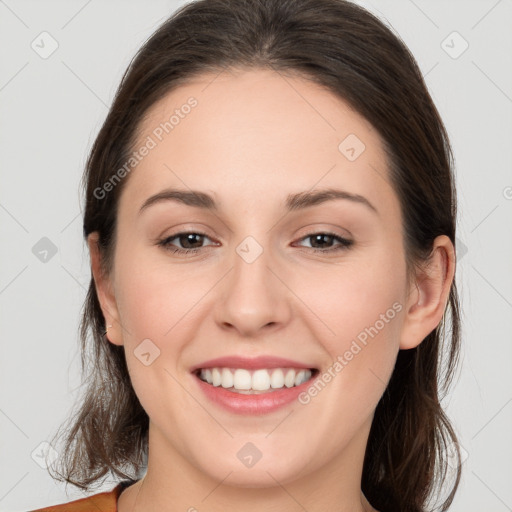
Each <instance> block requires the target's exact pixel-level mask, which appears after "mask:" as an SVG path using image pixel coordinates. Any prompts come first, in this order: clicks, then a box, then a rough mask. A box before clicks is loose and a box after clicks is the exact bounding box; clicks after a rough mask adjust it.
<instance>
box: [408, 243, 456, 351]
mask: <svg viewBox="0 0 512 512" xmlns="http://www.w3.org/2000/svg"><path fill="white" fill-rule="evenodd" d="M454 275H455V250H454V247H453V244H452V242H451V240H450V239H449V238H448V237H447V236H446V235H440V236H438V237H437V238H436V239H435V240H434V243H433V248H432V253H431V256H430V258H429V260H428V262H426V263H425V265H423V266H422V267H421V270H419V271H418V272H417V274H416V280H415V282H414V283H413V285H412V286H413V287H414V289H413V290H412V293H411V294H410V297H409V298H410V300H409V303H408V305H407V310H406V316H405V319H404V323H403V327H402V334H401V339H400V349H402V350H407V349H411V348H415V347H417V346H418V345H419V344H420V343H421V342H422V341H423V340H424V339H425V338H426V337H427V336H428V335H429V334H430V333H431V332H432V331H433V330H434V329H435V328H436V327H437V326H438V325H439V323H440V322H441V319H442V317H443V314H444V311H445V309H446V304H447V302H448V298H449V294H450V289H451V286H452V283H453V278H454Z"/></svg>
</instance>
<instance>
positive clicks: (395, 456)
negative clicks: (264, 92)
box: [54, 0, 461, 512]
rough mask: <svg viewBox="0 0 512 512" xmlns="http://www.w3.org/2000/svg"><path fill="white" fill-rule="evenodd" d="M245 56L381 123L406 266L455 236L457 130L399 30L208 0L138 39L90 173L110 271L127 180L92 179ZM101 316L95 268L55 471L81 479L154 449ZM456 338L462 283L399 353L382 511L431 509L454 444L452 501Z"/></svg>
mask: <svg viewBox="0 0 512 512" xmlns="http://www.w3.org/2000/svg"><path fill="white" fill-rule="evenodd" d="M237 68H238V69H241V68H262V69H272V70H275V71H277V72H280V73H283V74H284V73H290V74H291V75H295V76H299V77H302V78H304V79H307V80H311V81H314V82H315V83H318V84H321V85H322V86H324V87H326V88H327V89H328V90H329V91H331V92H332V93H334V94H335V95H337V96H338V97H340V98H341V99H343V100H344V101H346V102H347V103H348V104H350V105H351V107H352V108H354V109H355V110H356V111H357V112H358V113H359V114H361V115H362V116H363V117H364V118H366V119H367V120H368V121H369V122H370V123H371V124H372V126H373V127H374V128H375V129H376V130H377V131H378V133H379V134H380V136H381V139H382V141H383V144H384V148H385V150H386V153H387V155H388V168H389V175H390V179H391V182H392V184H393V186H394V188H395V191H396V193H397V195H398V197H399V201H400V204H401V210H402V217H403V219H404V220H403V223H404V226H403V228H404V237H405V238H404V242H405V247H406V257H407V262H408V269H409V270H410V269H412V268H414V267H415V266H418V265H420V264H421V263H422V262H425V261H427V260H428V256H429V255H430V253H431V250H432V244H433V240H434V239H435V237H436V236H438V235H442V234H444V235H447V236H448V237H449V238H450V239H451V241H452V243H453V244H454V245H455V223H456V197H455V185H454V176H453V155H452V150H451V147H450V143H449V140H448V135H447V133H446V130H445V127H444V125H443V123H442V120H441V118H440V116H439V114H438V111H437V109H436V107H435V105H434V103H433V101H432V98H431V97H430V95H429V93H428V90H427V87H426V85H425V83H424V80H423V77H422V74H421V72H420V70H419V68H418V66H417V64H416V62H415V60H414V58H413V56H412V55H411V53H410V52H409V50H408V49H407V47H406V46H405V44H404V43H403V42H402V40H401V39H400V37H399V36H397V35H396V34H394V32H393V31H392V30H391V29H389V28H388V27H387V26H386V25H385V24H384V23H383V22H382V21H380V20H379V19H378V18H377V17H375V16H374V15H372V14H371V13H369V12H368V11H366V10H365V9H363V8H361V7H359V6H357V5H355V4H352V3H350V2H348V1H344V0H199V1H194V2H191V3H188V4H186V5H184V6H182V7H181V8H179V9H178V10H177V11H176V12H175V13H174V14H173V15H172V16H171V17H170V18H169V19H168V20H167V21H165V22H164V23H163V24H162V25H161V26H160V28H159V29H158V30H157V31H156V32H155V33H154V34H153V35H152V36H151V37H150V38H149V39H148V40H147V41H146V42H145V44H144V45H143V46H142V48H141V49H140V50H139V52H138V53H137V55H136V56H135V57H134V59H133V60H132V62H131V64H130V66H129V67H128V69H127V71H126V73H125V74H124V76H123V79H122V81H121V84H120V86H119V88H118V90H117V93H116V96H115V99H114V102H113V104H112V106H111V108H110V111H109V113H108V116H107V118H106V120H105V122H104V124H103V126H102V128H101V130H100V132H99V134H98V136H97V138H96V140H95V142H94V145H93V147H92V149H91V152H90V155H89V158H88V161H87V165H86V169H85V173H84V176H83V186H84V188H85V212H84V236H85V237H86V238H87V236H88V235H89V234H90V233H92V232H94V231H97V232H98V233H99V245H100V249H101V253H102V257H103V263H104V268H105V271H107V272H108V271H109V270H110V269H111V265H112V254H113V248H114V245H115V228H116V215H117V206H118V203H119V197H120V194H121V192H122V190H123V186H124V185H125V184H126V180H127V179H128V178H124V179H123V180H122V181H121V182H120V183H119V184H118V185H117V186H115V187H113V189H112V190H111V191H109V193H108V194H106V195H105V197H102V196H101V197H98V196H100V194H98V193H97V192H96V193H95V191H98V190H100V189H101V188H102V187H103V185H104V184H105V183H106V182H108V181H109V180H110V179H112V176H113V175H114V173H115V171H116V169H119V168H121V167H122V166H123V163H125V162H126V161H127V160H128V159H129V155H130V153H131V151H133V145H134V142H135V140H136V137H137V128H138V127H139V126H140V123H141V120H142V119H143V118H144V115H145V113H147V111H148V108H149V107H151V106H152V105H154V104H155V103H156V102H157V101H158V100H160V99H162V98H163V97H164V96H165V95H166V93H168V92H170V91H171V90H173V89H175V88H177V87H179V86H180V85H181V84H185V83H187V81H188V80H190V79H191V78H193V77H195V76H197V75H201V74H204V73H208V72H212V73H219V72H220V71H222V70H225V69H237ZM447 322H449V327H448V331H449V336H448V338H446V336H445V334H446V332H445V331H446V329H447V328H446V323H447ZM105 328H106V326H105V320H104V318H103V315H102V311H101V308H100V304H99V302H98V298H97V295H96V289H95V285H94V281H93V279H92V278H91V282H90V285H89V290H88V294H87V297H86V302H85V304H84V309H83V316H82V323H81V327H80V335H81V349H82V367H83V370H84V374H85V373H86V372H87V379H85V381H84V383H85V384H86V385H87V389H86V392H85V394H84V397H83V400H82V401H81V402H80V404H79V409H78V410H77V411H76V414H74V415H73V417H72V418H70V427H69V428H68V430H67V432H66V439H65V447H64V449H63V452H62V457H61V458H60V460H59V462H60V464H61V466H62V470H61V472H60V473H58V476H56V477H54V478H57V479H59V480H62V479H63V480H65V481H66V482H69V483H72V484H74V485H76V486H79V487H82V488H89V487H91V485H92V484H93V483H95V482H97V481H98V480H99V479H100V478H102V477H104V476H105V475H108V473H109V472H111V473H112V474H114V475H116V476H117V477H123V478H126V477H127V478H137V474H138V473H139V472H140V471H141V470H142V469H143V467H144V464H145V460H146V459H145V458H146V457H147V441H148V438H147V436H148V425H149V419H148V416H147V414H146V412H145V411H144V409H143V408H142V406H141V404H140V403H139V400H138V398H137V397H136V395H135V392H134V390H133V388H132V385H131V382H130V378H129V374H128V371H127V366H126V361H125V354H124V347H122V346H116V345H114V344H112V343H110V342H109V341H108V340H107V339H106V337H105V336H104V332H105ZM89 333H90V334H91V335H92V339H91V340H90V341H89V337H88V334H89ZM445 338H446V339H445ZM445 344H446V347H445ZM459 345H460V318H459V303H458V295H457V289H456V284H455V281H454V282H453V284H452V287H451V290H450V295H449V302H448V304H447V307H446V310H445V312H444V316H443V319H442V321H441V322H440V324H439V325H438V327H437V328H436V329H435V330H434V331H432V332H431V333H430V334H429V335H428V336H427V337H426V339H425V340H424V341H423V342H422V343H421V344H420V345H418V346H417V347H416V348H414V349H410V350H401V351H399V354H398V357H397V361H396V365H395V369H394V372H393V374H392V377H391V380H390V382H389V385H388V386H387V389H386V390H385V392H384V394H383V396H382V398H381V400H380V401H379V403H378V405H377V408H376V411H375V416H374V420H373V424H372V427H371V431H370V435H369V439H368V444H367V449H366V453H365V459H364V467H363V475H362V490H363V492H364V494H365V496H366V497H367V498H368V500H369V501H370V503H372V505H373V506H374V507H376V508H377V509H379V510H380V511H381V512H396V511H398V510H400V511H401V512H406V511H411V512H413V511H414V512H417V511H423V510H425V507H426V506H427V501H428V500H429V499H430V498H432V497H433V498H434V499H436V498H439V494H440V492H439V494H437V493H438V491H441V488H442V485H441V484H442V483H443V481H444V480H445V478H446V476H447V474H448V464H447V457H448V455H447V451H450V452H451V453H452V455H453V453H454V452H455V456H456V458H457V461H456V464H457V468H456V470H455V472H454V473H455V481H454V483H453V485H452V487H451V490H450V492H449V494H448V496H447V497H446V499H445V500H444V502H443V503H442V508H440V510H443V511H444V510H447V509H448V507H449V505H450V504H451V502H452V500H453V497H454V495H455V492H456V490H457V487H458V485H459V480H460V474H461V470H460V452H459V446H458V442H457V437H456V435H455V432H454V430H453V428H452V426H451V425H450V421H449V419H448V418H447V416H446V415H445V413H444V412H443V409H442V407H441V403H440V401H441V399H442V398H443V396H441V395H442V393H445V392H446V391H447V390H448V387H449V385H450V382H451V380H452V377H453V374H454V371H455V369H456V366H457V362H458V357H459ZM446 348H447V350H445V349H446ZM443 355H444V356H446V361H445V366H444V367H443V365H442V363H443V361H444V358H443Z"/></svg>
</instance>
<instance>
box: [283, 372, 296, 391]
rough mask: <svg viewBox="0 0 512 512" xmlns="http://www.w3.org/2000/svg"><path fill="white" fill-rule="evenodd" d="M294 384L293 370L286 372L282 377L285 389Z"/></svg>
mask: <svg viewBox="0 0 512 512" xmlns="http://www.w3.org/2000/svg"><path fill="white" fill-rule="evenodd" d="M294 384H295V371H294V370H288V371H287V372H286V375H285V377H284V385H285V386H286V387H287V388H291V387H292V386H293V385H294Z"/></svg>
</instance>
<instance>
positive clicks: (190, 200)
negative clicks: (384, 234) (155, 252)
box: [139, 188, 379, 215]
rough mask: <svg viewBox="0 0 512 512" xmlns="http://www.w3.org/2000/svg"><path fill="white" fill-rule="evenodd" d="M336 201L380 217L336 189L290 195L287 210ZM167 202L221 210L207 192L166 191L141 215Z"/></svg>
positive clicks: (358, 197) (358, 199) (362, 200)
mask: <svg viewBox="0 0 512 512" xmlns="http://www.w3.org/2000/svg"><path fill="white" fill-rule="evenodd" d="M334 199H345V200H348V201H351V202H354V203H358V204H362V205H364V206H366V207H367V208H369V209H370V210H372V211H373V212H374V213H376V214H377V215H379V212H378V211H377V208H375V206H373V204H372V203H370V201H368V199H366V198H365V197H363V196H361V195H359V194H352V193H350V192H347V191H345V190H340V189H335V188H325V189H321V190H313V191H306V192H299V193H296V194H289V195H288V196H287V198H286V202H285V208H286V209H287V210H288V211H296V210H302V209H304V208H308V207H310V206H316V205H318V204H321V203H325V202H326V201H332V200H334ZM167 201H175V202H179V203H182V204H185V205H187V206H194V207H197V208H203V209H205V210H211V211H215V212H217V211H218V210H219V205H218V204H217V203H216V202H215V199H214V198H213V197H212V196H211V195H209V194H206V193H205V192H200V191H198V190H180V189H165V190H162V191H161V192H158V193H157V194H155V195H152V196H151V197H149V198H148V199H146V201H144V204H143V205H142V206H141V208H140V210H139V215H140V214H141V213H142V212H143V211H144V210H146V209H147V208H149V207H150V206H152V205H154V204H157V203H161V202H167Z"/></svg>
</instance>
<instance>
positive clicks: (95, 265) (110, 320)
mask: <svg viewBox="0 0 512 512" xmlns="http://www.w3.org/2000/svg"><path fill="white" fill-rule="evenodd" d="M87 244H88V246H89V254H90V256H91V272H92V275H93V278H94V284H95V286H96V295H97V296H98V300H99V302H100V306H101V311H102V312H103V316H104V317H105V325H106V326H107V332H106V336H107V339H108V340H109V341H110V342H111V343H113V344H114V345H123V338H122V332H121V323H120V320H119V312H118V309H117V304H116V299H115V295H114V292H113V286H112V281H111V277H110V276H109V275H107V274H106V273H105V271H104V269H103V268H102V265H101V260H102V255H101V251H100V247H99V244H98V232H97V231H95V232H93V233H91V234H90V235H89V236H88V237H87Z"/></svg>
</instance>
